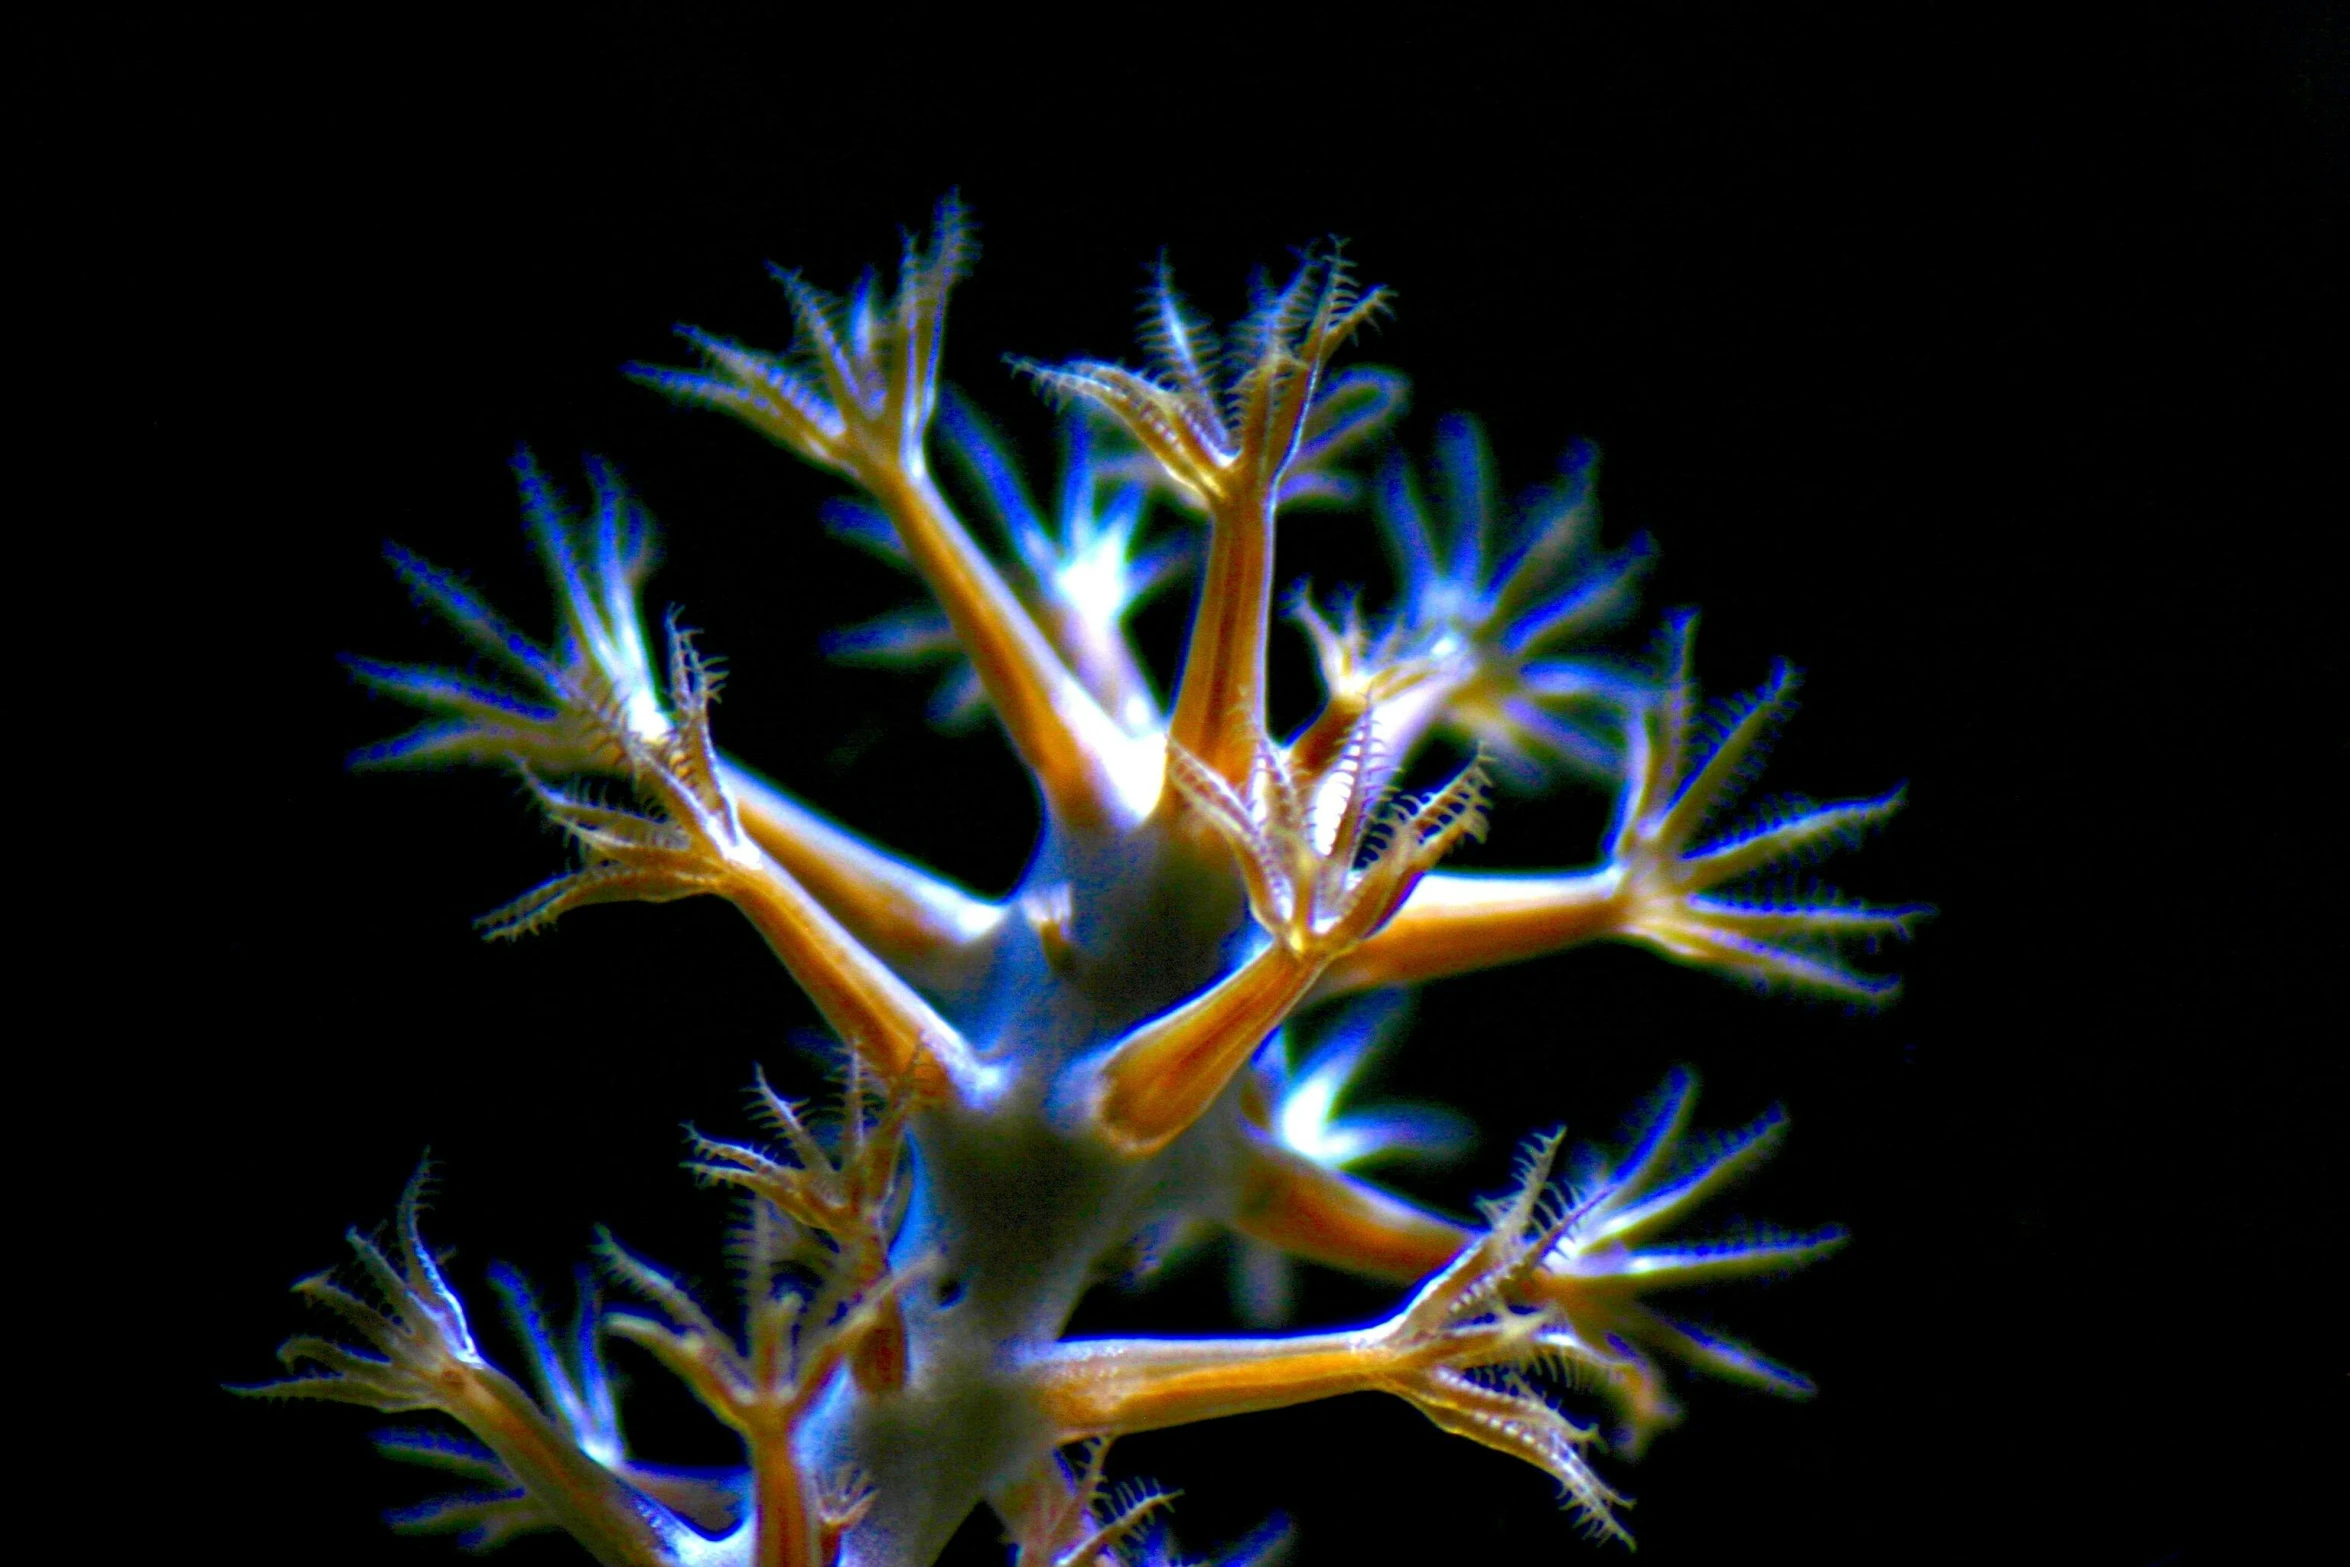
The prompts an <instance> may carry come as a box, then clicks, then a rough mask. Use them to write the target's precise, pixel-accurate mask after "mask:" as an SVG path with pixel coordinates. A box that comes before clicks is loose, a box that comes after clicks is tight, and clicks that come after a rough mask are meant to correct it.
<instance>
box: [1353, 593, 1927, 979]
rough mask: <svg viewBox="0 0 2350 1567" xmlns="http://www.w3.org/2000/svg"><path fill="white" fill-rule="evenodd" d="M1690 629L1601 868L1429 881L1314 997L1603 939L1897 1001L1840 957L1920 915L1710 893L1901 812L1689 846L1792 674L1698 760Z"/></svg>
mask: <svg viewBox="0 0 2350 1567" xmlns="http://www.w3.org/2000/svg"><path fill="white" fill-rule="evenodd" d="M1687 633H1688V623H1687V622H1686V621H1685V620H1684V621H1682V622H1679V623H1678V624H1677V625H1676V626H1675V628H1674V635H1675V640H1676V643H1677V650H1676V668H1675V670H1674V673H1673V677H1672V678H1671V679H1670V680H1669V681H1668V682H1667V683H1666V684H1665V685H1664V687H1663V688H1662V690H1661V691H1659V692H1658V693H1657V694H1656V695H1655V696H1654V697H1652V698H1651V699H1650V700H1648V701H1646V702H1644V703H1643V704H1642V705H1641V707H1640V709H1639V710H1638V712H1637V713H1636V714H1635V716H1634V721H1633V722H1632V724H1631V725H1630V726H1629V727H1630V745H1629V747H1628V750H1629V764H1628V769H1627V777H1626V779H1625V782H1624V786H1623V789H1622V793H1621V796H1620V799H1619V802H1618V805H1617V812H1616V827H1615V831H1614V833H1613V834H1612V836H1611V842H1610V845H1609V853H1608V861H1607V863H1606V864H1605V865H1604V866H1602V867H1600V868H1599V869H1597V870H1594V871H1589V872H1583V873H1579V874H1567V875H1551V876H1514V875H1479V876H1457V875H1456V876H1431V877H1429V878H1428V879H1427V880H1426V881H1424V882H1422V883H1421V885H1420V888H1419V890H1418V892H1417V893H1416V894H1415V895H1414V897H1413V899H1412V901H1411V902H1410V903H1409V904H1407V905H1405V907H1404V908H1403V909H1402V910H1401V911H1400V912H1399V913H1398V914H1397V916H1396V918H1395V919H1394V920H1393V921H1391V922H1390V923H1389V924H1388V926H1387V927H1386V929H1384V930H1382V931H1380V932H1379V933H1378V934H1377V935H1375V936H1373V937H1372V938H1371V939H1369V940H1368V941H1366V942H1364V943H1363V944H1362V945H1361V946H1360V947H1358V948H1357V949H1356V950H1355V951H1354V952H1353V953H1352V954H1351V955H1350V956H1349V957H1347V958H1346V959H1344V960H1342V961H1341V962H1339V963H1336V964H1334V965H1333V966H1332V970H1331V972H1330V974H1329V975H1328V976H1327V977H1326V978H1325V979H1324V981H1323V983H1322V989H1321V993H1322V994H1325V995H1332V994H1340V993H1343V992H1346V991H1350V990H1361V989H1367V988H1371V987H1374V986H1379V985H1393V984H1404V983H1412V982H1417V981H1421V980H1428V979H1436V978H1440V977H1442V976H1445V975H1448V974H1458V973H1463V972H1466V971H1468V970H1471V969H1479V968H1489V967H1492V966H1494V965H1496V964H1501V963H1510V962H1515V961H1518V960H1519V959H1523V958H1530V957H1536V956H1539V955H1542V954H1544V953H1549V952H1557V951H1561V950H1563V949H1565V948H1567V947H1570V946H1574V945H1576V944H1579V943H1581V942H1585V941H1593V940H1600V939H1609V940H1620V941H1632V942H1637V943H1640V944H1641V945H1643V946H1647V947H1650V948H1652V949H1654V950H1656V951H1659V952H1662V953H1664V954H1665V955H1666V956H1668V957H1672V958H1675V959H1677V960H1679V961H1681V962H1684V963H1692V964H1697V965H1700V966H1702V967H1706V968H1711V969H1715V970H1717V971H1719V972H1721V973H1724V974H1729V975H1733V976H1736V977H1740V978H1744V979H1750V980H1755V981H1757V982H1760V983H1763V984H1779V985H1787V986H1790V987H1793V988H1798V989H1805V990H1811V991H1815V992H1820V993H1823V994H1827V995H1833V996H1839V997H1842V998H1844V999H1847V1000H1852V1001H1860V1002H1868V1003H1881V1002H1883V1001H1885V1000H1887V999H1889V998H1890V997H1891V996H1892V995H1893V994H1894V992H1895V990H1896V989H1897V988H1898V987H1897V984H1896V982H1895V981H1893V980H1891V979H1887V978H1882V977H1879V976H1876V975H1871V974H1867V973H1863V972H1861V971H1859V970H1857V969H1855V968H1853V967H1851V966H1849V965H1848V964H1846V963H1845V962H1844V961H1842V959H1841V958H1840V957H1839V956H1838V955H1837V954H1836V952H1835V951H1834V948H1835V947H1836V946H1837V945H1838V944H1841V943H1846V942H1854V941H1857V942H1860V943H1863V944H1873V943H1875V942H1878V941H1881V940H1884V939H1886V938H1889V937H1906V936H1907V935H1908V934H1909V931H1910V927H1911V926H1912V925H1913V924H1915V923H1916V921H1918V920H1919V919H1921V918H1923V917H1924V916H1925V915H1926V914H1927V913H1928V912H1929V911H1928V910H1927V909H1925V908H1924V907H1923V906H1922V905H1917V904H1901V905H1892V906H1877V905H1869V904H1860V903H1848V902H1844V901H1842V900H1840V899H1838V898H1837V897H1836V895H1835V894H1833V893H1815V894H1809V895H1806V896H1803V897H1799V898H1793V899H1789V900H1786V901H1781V902H1772V903H1744V902H1739V901H1735V900H1733V899H1730V898H1725V897H1721V896H1717V895H1716V894H1715V889H1717V888H1719V887H1722V886H1723V885H1725V884H1727V883H1729V882H1732V881H1734V880H1735V879H1737V878H1739V877H1743V876H1747V875H1751V874H1753V873H1754V872H1756V871H1759V870H1766V869H1773V868H1778V867H1783V866H1786V865H1790V864H1795V863H1800V862H1801V861H1803V860H1804V859H1806V858H1809V857H1810V856H1812V855H1814V854H1817V853H1819V852H1822V851H1824V850H1826V849H1829V848H1833V847H1835V846H1837V845H1838V844H1840V843H1843V842H1847V841H1849V840H1850V839H1851V838H1853V837H1855V836H1856V835H1858V834H1859V833H1861V832H1864V831H1866V830H1868V829H1869V828H1872V827H1875V826H1877V825H1878V824H1880V823H1882V822H1884V821H1885V820H1887V819H1888V818H1890V817H1891V816H1892V815H1893V813H1894V812H1895V811H1897V810H1898V809H1899V808H1900V805H1901V795H1900V793H1899V791H1895V792H1894V793H1892V794H1889V795H1886V796H1884V797H1882V798H1880V799H1875V800H1858V801H1846V802H1842V803H1838V804H1834V805H1826V806H1810V807H1802V808H1797V809H1792V810H1789V811H1787V812H1785V813H1783V814H1782V816H1781V817H1780V818H1779V819H1777V820H1775V821H1772V822H1770V823H1768V824H1766V825H1764V826H1762V827H1760V828H1758V829H1756V830H1753V831H1750V832H1747V833H1745V834H1742V835H1738V836H1734V837H1732V838H1730V839H1728V840H1726V841H1722V842H1717V843H1714V844H1711V845H1708V846H1705V847H1693V845H1695V843H1696V841H1697V839H1698V836H1699V834H1700V833H1702V832H1703V831H1704V830H1705V828H1706V826H1707V825H1708V823H1709V822H1710V821H1711V819H1712V818H1713V817H1714V816H1715V815H1716V814H1717V813H1718V811H1719V810H1720V808H1721V806H1722V805H1723V804H1724V803H1725V802H1726V801H1727V800H1728V798H1729V797H1730V796H1731V795H1732V794H1734V793H1735V792H1736V789H1737V786H1738V784H1739V783H1740V782H1741V780H1742V778H1743V776H1744V774H1745V771H1746V770H1747V769H1748V767H1750V766H1751V765H1752V764H1753V763H1754V762H1755V761H1757V760H1759V758H1760V756H1761V754H1762V752H1763V751H1764V750H1765V749H1766V742H1767V737H1768V735H1769V732H1770V728H1771V726H1772V724H1773V723H1774V722H1775V721H1776V720H1777V719H1778V718H1779V717H1780V716H1781V715H1783V714H1784V712H1785V711H1786V708H1787V706H1788V702H1789V698H1790V696H1791V694H1792V692H1793V690H1794V676H1793V675H1792V673H1791V672H1789V671H1787V670H1786V669H1784V668H1782V669H1780V670H1779V671H1778V672H1776V673H1775V674H1774V675H1773V676H1772V679H1771V681H1770V683H1769V684H1768V685H1767V686H1765V687H1764V688H1763V690H1762V691H1761V692H1759V693H1757V694H1755V695H1754V696H1752V697H1750V698H1748V699H1747V700H1746V701H1745V702H1744V703H1742V704H1740V705H1739V706H1738V707H1737V708H1736V709H1734V710H1733V711H1734V717H1733V719H1732V721H1731V722H1730V723H1729V724H1728V726H1727V728H1726V729H1725V731H1724V733H1723V735H1722V738H1721V740H1720V741H1719V742H1718V743H1717V744H1716V745H1715V746H1714V748H1713V749H1712V751H1711V752H1710V753H1709V754H1707V755H1706V756H1704V757H1703V758H1702V759H1701V760H1696V759H1693V757H1692V752H1693V750H1694V745H1693V741H1692V730H1693V727H1694V725H1693V723H1692V718H1691V711H1692V709H1693V707H1694V705H1695V700H1696V696H1695V686H1694V683H1693V682H1692V681H1691V680H1690V678H1689V674H1688V666H1687Z"/></svg>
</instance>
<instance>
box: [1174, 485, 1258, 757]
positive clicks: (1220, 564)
mask: <svg viewBox="0 0 2350 1567" xmlns="http://www.w3.org/2000/svg"><path fill="white" fill-rule="evenodd" d="M1211 515H1212V517H1213V519H1214V520H1213V526H1212V530H1211V532H1210V535H1209V540H1208V561H1207V570H1206V573H1205V575H1204V577H1203V578H1202V580H1201V583H1200V599H1199V609H1198V612H1197V613H1196V614H1194V615H1193V617H1192V622H1191V642H1190V645H1189V646H1188V647H1187V648H1186V649H1185V652H1184V656H1183V685H1182V689H1181V690H1180V691H1179V692H1178V693H1177V695H1176V700H1175V716H1174V720H1173V722H1172V724H1171V726H1170V728H1169V731H1168V738H1169V739H1170V740H1171V741H1172V742H1173V743H1174V744H1175V745H1178V746H1181V747H1182V748H1183V749H1184V750H1186V751H1189V752H1190V753H1191V754H1192V755H1194V756H1196V757H1198V758H1199V759H1200V760H1201V761H1202V762H1203V763H1205V764H1206V765H1207V768H1208V770H1209V771H1210V772H1212V773H1214V774H1216V776H1218V777H1219V778H1222V779H1223V780H1224V781H1225V782H1226V783H1228V784H1230V785H1232V787H1234V788H1235V789H1245V788H1246V787H1247V786H1248V774H1249V768H1250V766H1251V765H1252V764H1253V763H1254V761H1255V759H1256V754H1257V746H1258V743H1259V742H1260V741H1261V740H1262V739H1263V738H1264V733H1265V635H1266V626H1267V624H1268V623H1269V621H1270V619H1271V614H1272V603H1273V504H1272V497H1271V495H1270V494H1268V493H1267V492H1266V490H1265V488H1264V487H1263V485H1262V484H1246V485H1242V486H1241V487H1240V488H1239V489H1238V491H1237V493H1235V494H1234V495H1233V496H1231V497H1230V498H1229V499H1228V500H1225V501H1222V502H1219V503H1217V504H1216V505H1215V506H1214V507H1213V510H1212V513H1211Z"/></svg>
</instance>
